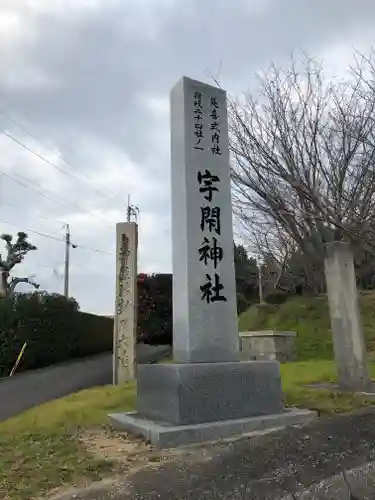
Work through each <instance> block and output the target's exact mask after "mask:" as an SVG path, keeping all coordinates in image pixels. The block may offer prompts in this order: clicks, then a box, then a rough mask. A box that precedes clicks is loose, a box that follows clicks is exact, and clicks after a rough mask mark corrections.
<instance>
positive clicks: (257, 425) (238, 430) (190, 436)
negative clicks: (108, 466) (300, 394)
mask: <svg viewBox="0 0 375 500" xmlns="http://www.w3.org/2000/svg"><path fill="white" fill-rule="evenodd" d="M315 417H316V413H315V412H313V411H310V410H299V409H298V408H292V409H285V410H284V411H283V412H282V413H278V414H275V415H263V416H257V417H248V418H238V419H228V420H221V421H216V422H206V423H200V424H191V425H174V424H170V423H167V422H164V421H163V422H161V421H155V420H149V419H147V418H145V417H143V416H142V415H140V414H139V413H114V414H111V415H109V419H110V421H111V423H112V425H113V426H114V427H115V428H116V429H119V430H122V431H127V432H130V433H132V434H134V435H138V436H143V437H144V438H145V439H146V440H147V441H149V442H150V443H151V444H152V445H153V446H155V447H156V448H159V449H160V448H175V447H177V446H184V445H189V444H194V443H204V442H209V441H219V440H222V439H228V438H237V437H240V436H243V435H246V434H251V433H256V432H257V431H265V430H267V429H269V430H271V429H275V428H283V427H287V426H291V425H301V424H305V423H308V422H310V421H311V420H312V419H314V418H315Z"/></svg>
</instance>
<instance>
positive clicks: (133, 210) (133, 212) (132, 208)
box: [126, 194, 139, 222]
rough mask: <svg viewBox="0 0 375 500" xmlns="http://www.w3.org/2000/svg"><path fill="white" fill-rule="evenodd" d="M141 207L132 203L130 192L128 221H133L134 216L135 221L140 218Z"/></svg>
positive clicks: (127, 212) (127, 211)
mask: <svg viewBox="0 0 375 500" xmlns="http://www.w3.org/2000/svg"><path fill="white" fill-rule="evenodd" d="M138 215H139V208H138V207H137V206H135V205H130V194H128V208H127V209H126V222H131V218H132V216H133V217H134V220H135V222H136V221H137V219H138Z"/></svg>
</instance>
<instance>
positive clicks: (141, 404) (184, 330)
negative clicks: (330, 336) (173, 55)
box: [110, 77, 314, 447]
mask: <svg viewBox="0 0 375 500" xmlns="http://www.w3.org/2000/svg"><path fill="white" fill-rule="evenodd" d="M171 116H172V121H171V134H172V155H171V157H172V168H171V173H172V176H171V180H172V242H173V357H174V361H175V363H176V364H173V365H160V366H147V367H146V366H139V371H138V376H137V377H138V384H137V386H138V394H137V412H135V413H131V414H117V415H111V416H110V418H111V421H112V422H113V423H114V425H116V426H118V427H120V428H122V429H125V430H128V431H132V432H135V433H137V434H142V435H143V436H145V437H146V439H149V440H150V441H151V442H152V443H153V444H154V445H156V446H159V447H167V446H176V445H180V444H188V443H193V442H196V441H209V440H216V439H222V438H227V437H231V436H238V435H240V434H242V433H248V432H252V431H256V430H260V429H264V428H265V427H267V426H272V427H277V426H285V425H288V424H296V423H301V422H303V421H305V420H306V419H307V420H309V419H311V418H312V417H313V416H314V413H313V412H308V411H306V410H297V409H293V410H285V409H284V407H283V397H282V390H281V380H280V371H279V368H280V367H279V363H278V362H276V361H270V362H240V361H239V359H240V352H239V336H238V325H237V307H236V284H235V274H234V256H233V228H232V206H231V190H230V175H229V149H228V123H227V105H226V93H225V91H223V90H221V89H219V88H216V87H211V86H210V85H205V84H203V83H201V82H197V81H194V80H191V79H189V78H185V77H184V78H182V80H181V81H180V82H179V83H178V84H177V85H176V86H175V87H174V89H173V90H172V96H171Z"/></svg>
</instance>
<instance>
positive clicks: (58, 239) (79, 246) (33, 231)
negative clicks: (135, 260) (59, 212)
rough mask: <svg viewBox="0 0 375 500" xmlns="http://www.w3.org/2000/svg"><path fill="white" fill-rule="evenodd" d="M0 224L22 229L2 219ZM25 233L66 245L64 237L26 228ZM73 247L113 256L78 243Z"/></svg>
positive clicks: (73, 244)
mask: <svg viewBox="0 0 375 500" xmlns="http://www.w3.org/2000/svg"><path fill="white" fill-rule="evenodd" d="M0 222H2V223H3V224H9V225H10V226H13V227H15V228H16V229H21V228H20V226H19V224H14V223H13V222H9V221H5V220H2V219H0ZM23 231H25V232H26V233H34V234H38V235H39V236H43V237H44V238H49V239H51V240H55V241H59V242H61V243H65V239H64V238H63V237H61V238H59V237H57V236H53V235H51V234H47V233H43V232H41V231H36V230H35V229H26V228H23ZM72 246H74V247H75V248H81V249H83V250H87V251H89V252H96V253H102V254H105V255H111V256H113V254H112V253H110V252H106V251H105V250H101V249H98V248H90V247H86V246H84V245H77V244H76V243H72Z"/></svg>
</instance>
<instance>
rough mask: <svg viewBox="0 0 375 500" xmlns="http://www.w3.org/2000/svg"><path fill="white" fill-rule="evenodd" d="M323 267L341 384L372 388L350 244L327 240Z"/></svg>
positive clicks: (345, 386) (357, 389)
mask: <svg viewBox="0 0 375 500" xmlns="http://www.w3.org/2000/svg"><path fill="white" fill-rule="evenodd" d="M324 268H325V276H326V283H327V292H328V302H329V313H330V319H331V328H332V338H333V348H334V352H335V360H336V364H337V369H338V370H337V371H338V376H339V377H338V378H339V384H340V386H341V387H343V388H346V389H350V390H353V391H361V390H362V391H367V390H371V391H372V390H373V387H372V388H371V381H370V378H369V374H368V369H367V359H366V343H365V338H364V335H363V327H362V320H361V314H360V311H359V304H358V291H357V283H356V278H355V270H354V263H353V253H352V250H351V249H350V246H349V244H348V243H346V242H344V241H334V242H332V243H327V244H326V256H325V261H324Z"/></svg>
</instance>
